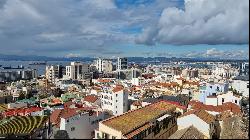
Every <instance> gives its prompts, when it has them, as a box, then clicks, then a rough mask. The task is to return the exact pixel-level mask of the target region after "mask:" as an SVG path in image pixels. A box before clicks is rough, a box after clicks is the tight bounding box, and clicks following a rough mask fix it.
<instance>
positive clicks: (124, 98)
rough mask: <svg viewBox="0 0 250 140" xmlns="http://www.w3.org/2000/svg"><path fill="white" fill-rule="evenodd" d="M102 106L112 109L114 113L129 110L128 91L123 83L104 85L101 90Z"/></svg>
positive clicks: (117, 113) (118, 113)
mask: <svg viewBox="0 0 250 140" xmlns="http://www.w3.org/2000/svg"><path fill="white" fill-rule="evenodd" d="M101 107H102V109H104V110H110V111H111V112H112V113H113V115H120V114H122V113H124V112H126V111H128V91H127V90H125V89H124V88H123V86H121V85H116V86H115V87H104V88H103V91H102V92H101Z"/></svg>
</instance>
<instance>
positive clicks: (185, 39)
mask: <svg viewBox="0 0 250 140" xmlns="http://www.w3.org/2000/svg"><path fill="white" fill-rule="evenodd" d="M248 11H249V1H248V0H241V1H237V2H236V1H235V0H203V1H200V0H198V1H197V0H126V1H125V0H70V1H69V0H37V1H34V0H1V1H0V42H1V44H0V54H16V55H19V54H22V55H23V54H27V55H43V56H54V57H64V56H66V57H74V56H81V57H86V56H89V57H117V56H144V57H148V56H149V57H154V56H165V57H218V58H228V57H230V58H244V59H245V58H249V53H248V51H249V40H248V38H249V13H248Z"/></svg>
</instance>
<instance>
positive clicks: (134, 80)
mask: <svg viewBox="0 0 250 140" xmlns="http://www.w3.org/2000/svg"><path fill="white" fill-rule="evenodd" d="M131 83H132V84H133V85H136V86H140V85H143V84H145V78H143V77H137V78H132V80H131Z"/></svg>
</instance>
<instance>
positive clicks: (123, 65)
mask: <svg viewBox="0 0 250 140" xmlns="http://www.w3.org/2000/svg"><path fill="white" fill-rule="evenodd" d="M124 69H128V59H127V58H121V57H118V58H117V64H116V70H124Z"/></svg>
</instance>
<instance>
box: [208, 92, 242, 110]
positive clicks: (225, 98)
mask: <svg viewBox="0 0 250 140" xmlns="http://www.w3.org/2000/svg"><path fill="white" fill-rule="evenodd" d="M241 99H242V97H240V96H238V95H234V94H233V92H232V91H228V92H227V93H226V94H218V95H217V96H207V97H206V101H205V104H206V105H213V106H218V105H222V104H223V103H227V102H231V103H234V104H236V105H238V106H240V101H241Z"/></svg>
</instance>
